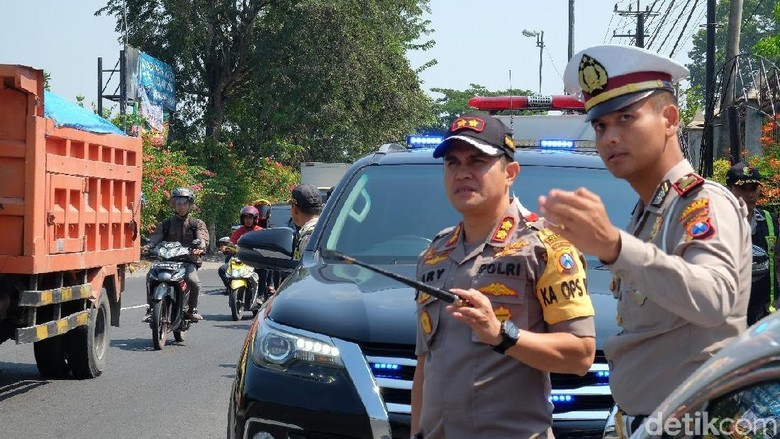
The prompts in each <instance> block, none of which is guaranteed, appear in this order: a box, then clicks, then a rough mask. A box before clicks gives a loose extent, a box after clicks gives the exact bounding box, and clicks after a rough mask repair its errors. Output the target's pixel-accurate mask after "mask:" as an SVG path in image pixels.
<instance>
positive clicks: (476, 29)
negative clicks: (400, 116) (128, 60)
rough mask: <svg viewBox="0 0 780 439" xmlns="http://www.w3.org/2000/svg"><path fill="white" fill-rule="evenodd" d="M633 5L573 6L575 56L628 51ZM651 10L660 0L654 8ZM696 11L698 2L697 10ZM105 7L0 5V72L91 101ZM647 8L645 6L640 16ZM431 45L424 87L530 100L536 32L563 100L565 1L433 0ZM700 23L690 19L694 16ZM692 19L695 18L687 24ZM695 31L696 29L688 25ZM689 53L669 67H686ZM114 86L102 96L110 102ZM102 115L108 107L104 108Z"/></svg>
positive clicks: (592, 1) (16, 1)
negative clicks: (20, 74)
mask: <svg viewBox="0 0 780 439" xmlns="http://www.w3.org/2000/svg"><path fill="white" fill-rule="evenodd" d="M615 3H618V5H619V7H620V8H621V9H624V8H627V7H628V5H629V4H632V5H635V4H636V1H635V0H576V1H575V34H574V43H575V46H574V48H575V52H577V51H579V50H580V49H583V48H585V47H588V46H591V45H595V44H603V43H628V42H629V41H628V40H627V39H621V38H612V33H613V31H615V30H617V31H618V33H628V32H633V30H634V29H635V28H634V26H635V21H634V20H633V18H628V17H620V16H617V15H615V14H613V12H612V11H613V8H614V6H615ZM656 3H658V5H657V8H658V9H660V8H661V7H663V6H664V3H666V2H665V1H663V0H662V1H660V2H656ZM700 3H704V2H700ZM104 4H105V0H0V6H1V7H2V8H1V9H0V41H1V43H0V63H5V64H24V65H29V66H32V67H35V68H39V69H43V70H45V71H47V72H49V73H50V74H51V76H52V79H51V90H52V91H53V92H55V93H57V94H59V95H61V96H63V97H64V98H66V99H69V100H71V101H75V97H76V95H78V94H82V95H84V96H86V102H87V104H90V103H92V102H95V101H96V96H97V58H98V57H103V66H104V69H111V68H113V67H114V65H115V64H116V62H117V59H118V58H119V50H120V47H121V45H120V43H119V42H118V37H119V35H118V34H117V33H116V32H114V27H115V19H114V17H105V16H101V17H95V16H94V12H95V11H96V10H97V9H99V8H100V7H101V6H103V5H104ZM646 4H650V0H643V1H642V5H643V6H642V7H643V8H644V5H646ZM430 6H431V9H432V13H431V15H430V16H428V18H429V19H430V20H431V28H432V29H433V30H434V33H433V34H432V35H431V36H430V37H431V38H433V39H434V40H436V45H435V46H434V48H433V49H431V50H429V51H426V52H416V53H410V54H409V59H410V62H411V63H412V66H413V67H417V66H420V65H421V64H423V63H424V62H426V61H428V60H430V59H432V58H435V59H436V60H437V61H438V65H436V66H434V67H431V68H429V69H427V70H425V71H424V72H423V73H422V74H421V79H422V80H423V87H424V89H426V90H430V89H431V88H433V87H440V88H454V89H466V88H468V86H469V84H471V83H475V84H480V85H483V86H485V87H487V88H488V89H490V90H503V89H508V88H509V71H510V70H511V71H512V87H513V88H522V89H529V90H532V91H536V90H537V89H538V84H539V48H538V47H537V46H536V39H535V38H529V37H525V36H523V35H522V30H523V29H530V30H536V31H544V44H545V50H544V53H543V54H542V67H543V78H542V92H543V93H545V94H553V93H560V92H561V91H562V79H561V75H562V74H563V69H564V67H565V66H566V61H567V51H568V0H541V1H540V0H482V1H475V0H468V1H466V0H431V2H430ZM697 15H698V12H697ZM695 21H696V16H694V22H695ZM695 24H696V26H698V24H699V23H695ZM690 46H691V44H690V41H688V42H687V43H686V44H685V49H684V50H680V51H679V53H680V55H678V56H676V58H677V59H678V60H679V61H681V62H683V63H687V62H689V59H688V58H687V52H688V50H689V48H690ZM116 85H117V83H116V82H115V81H114V82H113V83H112V85H111V86H110V87H109V90H108V92H110V93H111V94H113V92H114V90H115V88H116ZM103 105H104V106H105V107H111V106H115V105H116V104H113V103H111V102H108V101H104V103H103Z"/></svg>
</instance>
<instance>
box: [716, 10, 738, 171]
mask: <svg viewBox="0 0 780 439" xmlns="http://www.w3.org/2000/svg"><path fill="white" fill-rule="evenodd" d="M741 27H742V0H731V10H730V11H729V34H728V44H727V45H726V64H725V65H724V67H723V85H724V87H723V104H722V105H721V107H720V108H721V111H720V122H721V123H720V126H721V129H720V136H719V137H720V142H719V157H726V156H731V157H730V159H731V164H734V163H737V162H738V161H739V160H740V153H741V151H742V142H741V140H740V138H741V137H740V134H739V132H740V129H739V128H740V125H739V123H736V124H735V123H733V122H734V121H735V120H736V121H737V122H739V118H738V117H736V116H735V115H736V114H737V111H736V110H737V109H736V108H735V107H734V98H735V89H736V82H737V67H738V63H737V57H738V56H739V37H740V32H741ZM726 114H729V115H730V117H726Z"/></svg>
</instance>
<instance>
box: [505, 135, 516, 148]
mask: <svg viewBox="0 0 780 439" xmlns="http://www.w3.org/2000/svg"><path fill="white" fill-rule="evenodd" d="M504 145H506V147H507V148H509V149H511V150H512V151H514V150H515V141H514V140H512V136H510V135H509V134H504Z"/></svg>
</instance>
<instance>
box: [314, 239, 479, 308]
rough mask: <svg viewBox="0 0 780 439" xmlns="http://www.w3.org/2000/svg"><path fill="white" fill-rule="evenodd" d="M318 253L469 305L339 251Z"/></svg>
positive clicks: (455, 302)
mask: <svg viewBox="0 0 780 439" xmlns="http://www.w3.org/2000/svg"><path fill="white" fill-rule="evenodd" d="M320 254H321V255H322V257H323V258H325V259H331V258H332V259H339V260H342V261H344V262H346V263H347V264H354V265H358V266H361V267H363V268H367V269H369V270H371V271H374V272H376V273H379V274H381V275H383V276H387V277H389V278H390V279H394V280H397V281H398V282H401V283H402V284H404V285H409V286H410V287H413V288H416V289H417V290H418V291H422V292H423V293H428V294H430V295H431V296H433V297H435V298H437V299H441V300H443V301H445V302H447V303H452V304H455V305H456V306H471V304H470V303H469V302H468V301H467V300H464V299H461V298H460V297H458V295H457V294H455V293H452V292H450V291H444V290H442V289H439V288H436V287H432V286H430V285H427V284H424V283H422V282H419V281H416V280H414V279H409V278H408V277H404V276H401V275H400V274H395V273H393V272H392V271H387V270H384V269H381V268H379V267H375V266H373V265H370V264H366V263H365V262H361V261H359V260H357V259H355V258H353V257H351V256H347V255H344V254H341V253H339V252H337V251H333V250H321V251H320Z"/></svg>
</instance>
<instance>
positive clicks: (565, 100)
mask: <svg viewBox="0 0 780 439" xmlns="http://www.w3.org/2000/svg"><path fill="white" fill-rule="evenodd" d="M469 107H472V108H476V109H477V110H483V111H504V110H573V111H580V112H583V113H584V112H585V104H584V103H582V101H580V100H579V99H577V98H576V97H574V96H570V95H557V96H477V97H473V98H471V99H469Z"/></svg>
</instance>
